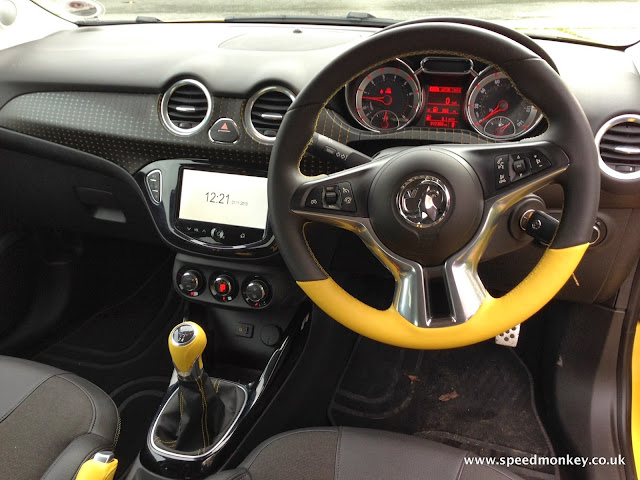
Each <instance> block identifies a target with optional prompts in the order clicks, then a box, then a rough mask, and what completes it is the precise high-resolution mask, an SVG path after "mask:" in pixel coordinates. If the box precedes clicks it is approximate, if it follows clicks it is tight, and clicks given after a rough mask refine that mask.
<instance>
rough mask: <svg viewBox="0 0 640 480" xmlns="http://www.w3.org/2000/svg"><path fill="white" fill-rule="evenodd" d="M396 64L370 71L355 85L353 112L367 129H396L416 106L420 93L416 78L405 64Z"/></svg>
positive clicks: (412, 113) (413, 114) (406, 122)
mask: <svg viewBox="0 0 640 480" xmlns="http://www.w3.org/2000/svg"><path fill="white" fill-rule="evenodd" d="M398 64H399V66H397V67H396V66H393V67H382V68H378V69H376V70H374V71H372V72H370V73H369V74H368V75H366V76H365V77H364V78H363V79H362V81H361V82H360V84H359V85H358V88H357V90H356V98H355V112H353V113H355V117H356V119H357V120H358V121H359V122H360V123H361V124H362V125H363V126H364V127H366V128H368V129H369V130H373V131H376V132H382V131H395V130H400V129H401V128H403V127H405V126H406V125H407V124H408V123H409V122H411V120H413V119H414V118H415V116H416V115H417V113H418V110H419V109H420V105H421V103H422V95H421V93H420V86H419V85H418V81H417V80H416V78H415V76H414V75H413V73H412V72H411V70H410V69H409V67H407V66H406V65H404V64H402V62H399V61H398ZM400 64H401V65H402V66H404V67H406V69H405V68H401V66H400Z"/></svg>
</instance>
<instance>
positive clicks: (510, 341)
mask: <svg viewBox="0 0 640 480" xmlns="http://www.w3.org/2000/svg"><path fill="white" fill-rule="evenodd" d="M518 338H520V324H518V325H516V326H515V327H513V328H512V329H510V330H507V331H506V332H504V333H501V334H500V335H497V336H496V343H497V344H498V345H504V346H505V347H515V346H517V345H518Z"/></svg>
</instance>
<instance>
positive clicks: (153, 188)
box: [144, 170, 162, 205]
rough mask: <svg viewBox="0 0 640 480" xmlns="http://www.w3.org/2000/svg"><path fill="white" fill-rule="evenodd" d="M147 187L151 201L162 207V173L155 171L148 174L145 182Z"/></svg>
mask: <svg viewBox="0 0 640 480" xmlns="http://www.w3.org/2000/svg"><path fill="white" fill-rule="evenodd" d="M144 183H145V185H146V186H147V192H148V193H149V197H150V198H151V201H152V202H153V203H155V204H156V205H160V202H161V201H162V172H161V171H160V170H153V171H151V172H149V173H147V176H146V177H145V181H144Z"/></svg>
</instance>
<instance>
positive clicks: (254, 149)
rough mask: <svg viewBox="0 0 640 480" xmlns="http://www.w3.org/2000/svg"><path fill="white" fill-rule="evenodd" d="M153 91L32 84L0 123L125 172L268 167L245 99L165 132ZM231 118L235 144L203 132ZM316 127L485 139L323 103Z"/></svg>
mask: <svg viewBox="0 0 640 480" xmlns="http://www.w3.org/2000/svg"><path fill="white" fill-rule="evenodd" d="M160 99H161V97H160V96H159V95H156V94H133V93H106V92H37V93H30V94H25V95H21V96H19V97H16V98H14V99H13V100H11V101H10V102H9V103H7V104H6V105H5V106H4V108H2V109H1V110H0V127H4V128H7V129H9V130H14V131H16V132H20V133H23V134H25V135H30V136H33V137H37V138H41V139H43V140H47V141H50V142H54V143H58V144H60V145H65V146H67V147H70V148H74V149H76V150H80V151H83V152H86V153H91V154H93V155H96V156H99V157H101V158H104V159H106V160H109V161H111V162H114V163H115V164H117V165H119V166H121V167H122V168H124V169H125V170H127V171H128V172H129V173H131V174H133V173H135V172H137V171H138V170H139V169H140V168H142V167H143V166H145V165H147V164H149V163H151V162H154V161H156V160H162V159H170V158H196V159H207V160H210V161H211V163H212V164H215V165H219V166H224V167H230V168H236V169H247V170H249V171H266V170H267V168H268V163H269V156H270V155H271V145H265V144H263V143H259V142H257V141H255V140H254V139H253V138H251V136H249V135H248V134H247V133H246V131H245V128H244V124H243V115H242V114H243V110H244V103H245V101H244V100H243V99H238V98H227V97H215V98H214V99H213V112H212V116H211V120H210V125H209V127H208V128H206V129H204V130H203V131H202V132H200V133H197V134H195V135H192V136H188V137H180V136H176V135H172V134H171V133H169V132H168V131H167V130H166V129H165V128H164V127H163V126H162V124H161V122H160V118H159V116H158V108H159V107H158V106H159V102H160ZM222 117H226V118H231V119H233V120H234V121H235V122H236V123H237V124H238V128H239V130H240V138H239V139H238V141H237V142H236V143H234V144H221V143H215V144H214V143H212V142H211V141H210V140H209V138H208V136H207V132H208V130H209V128H210V126H211V125H213V123H215V121H216V120H218V119H219V118H222ZM318 132H319V133H321V134H323V135H326V136H327V137H330V138H333V139H334V140H337V141H339V142H343V143H348V142H353V141H358V140H383V139H385V140H387V139H388V140H399V141H420V142H446V143H487V140H486V139H483V138H480V137H479V136H477V135H475V134H473V133H471V132H468V131H466V130H444V129H416V128H408V129H403V130H402V131H400V132H395V133H385V134H382V133H373V132H363V131H361V130H358V129H355V128H353V127H352V126H350V125H349V124H348V123H346V122H345V121H344V120H343V119H342V118H341V117H340V116H339V115H338V114H336V113H335V112H332V111H330V110H325V111H324V113H323V114H322V115H321V117H320V119H319V122H318ZM300 169H301V171H302V173H304V174H306V175H318V174H323V173H332V172H335V171H336V170H338V166H337V165H335V164H333V163H332V162H331V161H326V160H324V159H320V158H317V157H314V156H313V155H307V156H306V157H305V158H304V160H303V162H302V165H301V166H300Z"/></svg>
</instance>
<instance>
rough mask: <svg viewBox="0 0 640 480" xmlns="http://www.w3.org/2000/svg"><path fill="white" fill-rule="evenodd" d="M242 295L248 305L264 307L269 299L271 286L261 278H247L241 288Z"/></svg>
mask: <svg viewBox="0 0 640 480" xmlns="http://www.w3.org/2000/svg"><path fill="white" fill-rule="evenodd" d="M242 296H243V297H244V301H245V302H247V305H249V306H250V307H253V308H261V307H266V306H267V304H268V303H269V302H270V301H271V287H270V286H269V284H268V283H267V281H266V280H264V279H263V278H260V277H253V278H248V279H247V280H246V281H245V283H244V286H243V288H242Z"/></svg>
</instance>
